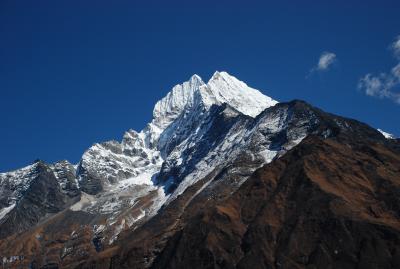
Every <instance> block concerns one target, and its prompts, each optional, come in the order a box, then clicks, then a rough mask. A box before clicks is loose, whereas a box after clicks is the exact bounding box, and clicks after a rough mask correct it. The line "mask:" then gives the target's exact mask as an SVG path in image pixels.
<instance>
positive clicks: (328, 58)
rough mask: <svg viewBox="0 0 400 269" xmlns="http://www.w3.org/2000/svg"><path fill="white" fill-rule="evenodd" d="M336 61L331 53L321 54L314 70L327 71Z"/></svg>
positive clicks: (334, 55)
mask: <svg viewBox="0 0 400 269" xmlns="http://www.w3.org/2000/svg"><path fill="white" fill-rule="evenodd" d="M335 61H336V54H335V53H333V52H327V51H326V52H323V53H322V54H321V56H320V57H319V61H318V65H317V66H316V67H314V69H316V70H318V71H325V70H328V69H329V67H331V65H332V64H333V63H334V62H335Z"/></svg>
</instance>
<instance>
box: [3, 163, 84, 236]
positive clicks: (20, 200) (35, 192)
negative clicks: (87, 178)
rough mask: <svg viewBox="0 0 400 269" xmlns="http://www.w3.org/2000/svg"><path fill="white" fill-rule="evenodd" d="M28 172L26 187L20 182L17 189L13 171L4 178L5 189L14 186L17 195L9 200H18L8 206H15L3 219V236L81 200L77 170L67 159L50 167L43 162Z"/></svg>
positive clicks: (32, 224) (35, 222) (4, 190)
mask: <svg viewBox="0 0 400 269" xmlns="http://www.w3.org/2000/svg"><path fill="white" fill-rule="evenodd" d="M53 169H54V170H53ZM69 169H71V170H69ZM24 172H25V173H26V174H24V175H21V177H22V178H26V179H29V180H27V181H29V184H27V185H26V186H23V185H16V187H17V188H16V189H14V187H15V185H14V186H13V184H15V183H16V182H15V181H14V182H13V179H14V178H13V176H15V175H12V174H9V175H6V176H4V178H3V179H2V180H3V181H4V184H2V185H1V186H2V189H3V192H6V191H8V192H11V191H12V190H13V189H14V196H9V197H8V198H9V200H11V199H14V200H11V201H10V203H11V205H8V207H12V209H11V210H10V211H9V213H8V214H7V216H6V217H5V218H3V219H2V220H0V238H4V237H6V236H9V235H11V234H13V233H18V232H23V231H25V230H27V229H29V228H31V227H32V226H34V225H36V224H37V223H38V222H39V221H40V220H41V219H42V218H43V217H45V216H47V215H49V214H54V213H57V212H59V211H61V210H63V209H64V208H65V207H66V206H67V205H70V204H72V203H73V202H76V201H77V199H74V198H78V199H79V197H78V196H79V190H78V189H77V188H76V186H75V185H74V183H73V182H74V181H75V176H74V170H73V167H72V166H71V165H70V164H69V163H67V162H61V163H57V164H55V165H54V166H48V165H46V164H45V163H43V162H41V161H39V162H37V163H35V164H33V165H32V166H30V168H29V169H26V171H24ZM6 182H7V183H6ZM27 183H28V182H27ZM60 183H62V184H60ZM61 186H62V187H61Z"/></svg>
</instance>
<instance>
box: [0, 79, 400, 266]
mask: <svg viewBox="0 0 400 269" xmlns="http://www.w3.org/2000/svg"><path fill="white" fill-rule="evenodd" d="M399 153H400V143H399V142H398V140H396V139H386V138H385V137H384V136H383V135H382V134H381V132H379V131H377V130H375V129H373V128H371V127H369V126H367V125H365V124H363V123H360V122H358V121H355V120H351V119H346V118H342V117H338V116H335V115H332V114H328V113H325V112H323V111H321V110H319V109H317V108H314V107H312V106H310V105H308V104H306V103H305V102H302V101H292V102H289V103H277V102H276V101H274V100H272V99H271V98H269V97H267V96H264V95H262V94H261V93H260V92H259V91H257V90H255V89H252V88H250V87H248V86H247V85H246V84H244V83H243V82H241V81H239V80H237V79H236V78H234V77H232V76H229V75H228V74H227V73H225V72H216V73H215V74H214V76H213V77H212V78H211V79H210V80H209V82H207V83H204V82H203V81H202V80H201V79H200V78H199V77H198V76H196V75H195V76H193V77H192V78H191V79H190V80H189V81H188V82H185V83H183V84H181V85H177V86H175V87H174V88H173V89H172V91H171V92H170V93H168V94H167V96H166V97H165V98H163V99H162V100H160V101H159V102H158V103H157V104H156V106H155V109H154V111H153V120H152V122H150V123H149V124H148V125H147V126H146V128H145V129H144V130H142V131H141V132H136V131H134V130H129V131H127V132H126V133H125V134H124V136H123V139H122V141H121V142H118V141H108V142H104V143H97V144H95V145H93V146H92V147H91V148H89V149H88V150H87V151H86V152H85V153H84V154H83V156H82V159H81V161H80V162H79V164H78V165H77V166H76V167H77V169H76V170H75V166H73V165H71V164H69V163H68V162H66V161H62V162H58V163H55V164H51V165H48V164H45V163H43V162H37V163H35V164H33V165H31V166H28V167H26V168H23V169H20V170H17V171H14V172H9V173H3V174H0V194H1V195H0V254H1V255H0V264H2V265H3V266H6V267H18V266H20V267H31V268H60V267H62V268H76V267H77V268H89V267H90V268H110V267H111V268H187V267H194V268H299V267H300V268H323V267H327V268H339V267H340V268H342V267H343V268H356V267H357V266H358V267H359V268H360V267H362V268H364V267H365V266H366V264H372V267H371V268H386V267H387V268H390V266H392V267H395V265H397V264H398V263H397V262H398V255H399V254H398V250H397V249H398V247H399V237H398V233H399V224H398V223H399V222H398V221H399V218H398V217H399V214H400V212H399V204H400V201H399V198H397V197H399V196H398V194H399V192H400V190H399V184H400V182H399V180H400V179H399V176H400V170H399V167H400V160H399V158H400V157H399V156H400V155H399Z"/></svg>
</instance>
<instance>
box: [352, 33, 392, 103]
mask: <svg viewBox="0 0 400 269" xmlns="http://www.w3.org/2000/svg"><path fill="white" fill-rule="evenodd" d="M390 48H391V49H392V51H393V54H394V56H395V57H396V58H397V59H398V60H399V62H398V63H397V65H396V66H394V67H393V68H392V69H391V70H390V72H383V73H380V74H379V75H373V74H370V73H369V74H366V75H365V76H364V77H362V78H361V79H360V81H359V82H358V88H359V89H361V90H363V91H364V92H365V94H366V95H368V96H374V97H378V98H387V99H391V100H393V101H394V102H396V103H398V104H400V36H398V37H397V38H396V40H395V41H394V42H393V43H392V44H391V45H390Z"/></svg>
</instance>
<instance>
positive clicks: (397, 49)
mask: <svg viewBox="0 0 400 269" xmlns="http://www.w3.org/2000/svg"><path fill="white" fill-rule="evenodd" d="M390 48H391V49H392V50H393V53H394V55H395V56H396V57H397V58H398V59H400V35H399V36H397V38H396V40H395V41H394V42H393V43H392V45H391V46H390Z"/></svg>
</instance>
